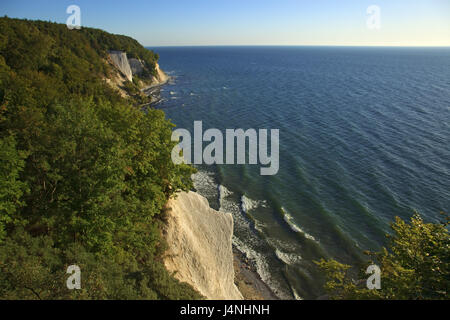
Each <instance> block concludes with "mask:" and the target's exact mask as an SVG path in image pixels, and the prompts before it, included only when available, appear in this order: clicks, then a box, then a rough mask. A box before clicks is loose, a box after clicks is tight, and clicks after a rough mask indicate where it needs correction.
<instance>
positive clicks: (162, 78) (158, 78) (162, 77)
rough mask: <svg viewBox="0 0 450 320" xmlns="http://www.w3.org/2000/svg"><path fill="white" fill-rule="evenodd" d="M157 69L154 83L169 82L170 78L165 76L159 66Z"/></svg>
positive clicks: (157, 65)
mask: <svg viewBox="0 0 450 320" xmlns="http://www.w3.org/2000/svg"><path fill="white" fill-rule="evenodd" d="M155 69H156V77H154V79H153V82H154V83H155V84H164V83H166V82H167V81H169V76H168V75H167V74H165V73H164V71H162V70H161V68H160V67H159V64H156V65H155Z"/></svg>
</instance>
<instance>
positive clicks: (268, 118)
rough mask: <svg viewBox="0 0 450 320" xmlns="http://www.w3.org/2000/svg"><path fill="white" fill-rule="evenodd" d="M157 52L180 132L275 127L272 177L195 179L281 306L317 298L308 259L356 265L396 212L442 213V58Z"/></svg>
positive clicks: (348, 51)
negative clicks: (283, 301) (228, 215)
mask: <svg viewBox="0 0 450 320" xmlns="http://www.w3.org/2000/svg"><path fill="white" fill-rule="evenodd" d="M155 50H156V51H157V52H158V53H159V54H160V56H161V60H160V64H161V67H162V68H163V69H164V70H166V71H168V72H169V74H170V75H171V76H172V77H173V79H172V81H171V82H170V84H169V85H167V86H165V87H164V88H163V89H162V90H163V91H162V92H161V94H162V97H163V98H164V101H163V102H162V103H160V104H159V105H158V108H161V109H163V110H164V111H165V112H166V114H167V117H168V118H170V119H172V121H173V122H174V123H175V124H176V125H177V126H178V127H180V128H186V129H189V130H192V128H193V122H194V121H195V120H202V121H203V128H204V130H206V129H207V128H218V129H221V130H225V129H227V128H230V129H234V128H243V129H248V128H256V129H259V128H267V129H280V170H279V173H278V174H277V175H275V176H260V174H259V166H250V165H240V166H238V165H222V166H210V167H201V168H200V170H201V171H200V173H199V174H198V175H197V176H196V177H195V182H196V188H197V189H198V191H199V192H200V193H202V194H203V195H205V196H207V198H208V199H209V201H210V204H211V206H213V207H215V208H217V209H221V210H224V211H230V212H232V214H233V215H234V218H235V239H234V243H235V244H236V245H237V246H238V247H239V248H241V250H243V251H244V252H246V253H247V255H248V256H249V257H250V258H251V259H253V260H254V261H255V263H256V264H257V266H258V271H259V273H260V274H261V276H262V278H263V279H264V281H266V282H267V283H268V284H269V285H270V286H271V287H272V288H273V289H274V291H275V292H276V293H277V294H278V295H280V296H281V297H282V298H295V297H297V298H298V297H301V298H305V299H311V298H315V297H317V296H319V295H321V294H322V290H321V281H322V279H321V275H320V273H319V272H318V270H317V268H316V267H315V265H314V264H313V263H312V261H313V260H317V259H319V258H321V257H333V258H336V259H338V260H339V261H341V262H345V263H357V262H359V261H361V259H363V258H364V256H363V255H362V254H361V252H362V250H365V249H378V248H379V247H380V246H381V245H383V244H384V241H385V240H384V239H385V238H384V234H385V233H386V232H388V231H389V222H390V221H392V220H393V219H394V217H395V216H400V217H402V218H404V219H408V218H409V217H410V216H411V215H412V214H413V212H414V211H419V212H420V213H421V214H422V215H423V216H424V217H425V219H426V220H427V221H433V222H436V221H438V218H439V212H440V211H447V212H448V211H450V210H449V209H450V208H449V207H450V48H440V49H439V48H426V49H423V48H331V47H330V48H327V47H199V48H156V49H155ZM191 132H192V133H193V131H191Z"/></svg>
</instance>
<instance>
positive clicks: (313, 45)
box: [143, 44, 450, 48]
mask: <svg viewBox="0 0 450 320" xmlns="http://www.w3.org/2000/svg"><path fill="white" fill-rule="evenodd" d="M143 46H144V47H145V48H169V47H173V48H181V47H185V48H192V47H336V48H338V47H348V48H450V44H448V45H436V46H430V45H339V44H193V45H189V44H188V45H186V44H182V45H143Z"/></svg>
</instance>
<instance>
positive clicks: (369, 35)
mask: <svg viewBox="0 0 450 320" xmlns="http://www.w3.org/2000/svg"><path fill="white" fill-rule="evenodd" d="M69 5H77V6H79V7H80V10H81V25H82V27H83V26H84V27H95V28H100V29H103V30H106V31H108V32H111V33H116V34H125V35H128V36H131V37H133V38H135V39H137V40H138V41H139V42H140V43H141V44H143V45H144V46H151V47H156V46H198V45H337V46H450V0H120V1H119V0H109V1H105V0H70V1H67V0H0V16H4V15H7V16H9V17H14V18H27V19H33V20H36V19H39V20H45V21H54V22H61V23H66V21H67V18H68V17H69V15H70V14H67V13H66V9H67V7H68V6H69ZM373 5H375V6H377V8H378V9H379V16H378V17H379V19H377V18H376V15H374V11H371V13H369V14H368V13H367V9H368V8H369V7H370V6H373ZM378 9H377V10H378ZM368 20H369V22H370V23H369V26H370V27H369V26H368V23H367V22H368ZM375 26H379V28H374V27H375Z"/></svg>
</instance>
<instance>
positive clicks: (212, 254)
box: [164, 192, 243, 300]
mask: <svg viewBox="0 0 450 320" xmlns="http://www.w3.org/2000/svg"><path fill="white" fill-rule="evenodd" d="M167 208H168V222H167V225H166V229H165V238H166V240H167V243H168V247H169V249H168V250H167V252H166V255H165V259H164V263H165V265H166V268H167V269H168V270H169V271H172V272H176V274H175V277H176V278H177V279H178V280H180V281H182V282H187V283H189V284H190V285H192V286H193V287H194V288H195V289H196V290H197V291H199V292H200V293H201V294H202V295H203V296H205V297H206V298H207V299H211V300H240V299H243V297H242V294H241V293H240V292H239V290H238V288H237V287H236V285H235V284H234V269H233V252H232V242H231V241H232V239H231V238H232V236H233V217H232V215H231V214H229V213H224V212H219V211H216V210H214V209H212V208H210V207H209V204H208V200H207V199H206V198H204V197H202V196H201V195H199V194H197V193H195V192H189V193H186V192H182V193H179V194H178V197H177V198H176V199H171V200H170V201H169V203H168V205H167Z"/></svg>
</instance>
